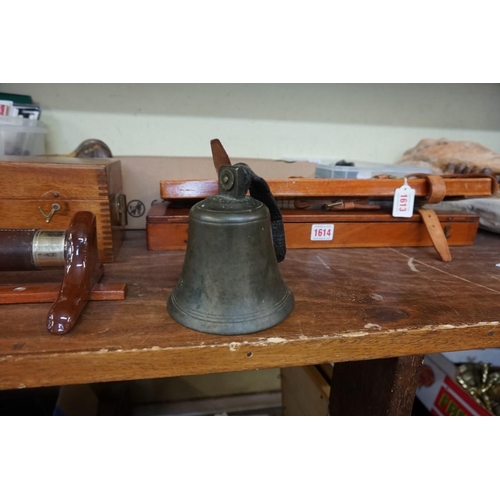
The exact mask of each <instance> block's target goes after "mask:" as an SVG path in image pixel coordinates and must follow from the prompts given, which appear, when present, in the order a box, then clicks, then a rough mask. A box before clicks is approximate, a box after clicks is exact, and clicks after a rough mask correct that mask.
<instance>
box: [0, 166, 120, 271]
mask: <svg viewBox="0 0 500 500" xmlns="http://www.w3.org/2000/svg"><path fill="white" fill-rule="evenodd" d="M54 206H55V208H57V206H58V207H59V209H58V210H54ZM82 210H89V211H91V212H93V213H94V214H95V216H96V220H97V240H98V249H99V260H100V261H101V262H113V261H114V260H115V258H116V255H117V254H118V251H119V249H120V247H121V243H122V240H123V225H125V224H126V203H125V197H124V195H123V189H122V177H121V165H120V162H119V161H117V160H113V159H76V158H57V157H53V158H51V157H12V156H4V157H0V228H4V229H12V228H18V229H23V228H37V229H44V230H50V229H54V230H63V229H67V227H68V225H69V222H70V220H71V218H72V217H73V215H74V214H75V213H76V212H79V211H82ZM51 212H53V213H52V214H51Z"/></svg>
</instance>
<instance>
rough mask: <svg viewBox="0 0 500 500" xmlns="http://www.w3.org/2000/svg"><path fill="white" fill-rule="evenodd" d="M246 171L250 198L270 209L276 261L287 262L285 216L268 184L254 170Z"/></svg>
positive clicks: (247, 168) (248, 169)
mask: <svg viewBox="0 0 500 500" xmlns="http://www.w3.org/2000/svg"><path fill="white" fill-rule="evenodd" d="M245 167H246V168H245V171H246V172H247V174H248V183H247V184H248V190H249V191H250V196H251V197H252V198H255V199H256V200H258V201H260V202H261V203H264V205H266V206H267V208H268V209H269V215H270V217H271V232H272V235H273V245H274V253H275V254H276V260H277V261H278V262H282V261H283V260H285V255H286V241H285V228H284V226H283V216H282V215H281V211H280V209H279V207H278V203H277V202H276V199H275V198H274V196H273V194H272V193H271V189H270V188H269V185H268V183H267V182H266V181H265V180H264V179H263V178H262V177H259V176H258V175H257V174H255V172H253V170H252V169H251V168H250V167H249V166H248V165H245Z"/></svg>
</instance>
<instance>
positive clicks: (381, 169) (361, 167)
mask: <svg viewBox="0 0 500 500" xmlns="http://www.w3.org/2000/svg"><path fill="white" fill-rule="evenodd" d="M337 163H340V165H337ZM351 163H352V165H349V164H351ZM346 164H347V165H346ZM417 171H418V173H422V174H432V170H431V168H430V167H429V168H422V167H419V168H415V167H409V166H408V165H394V164H384V163H370V162H366V161H365V162H362V161H354V160H341V159H339V160H320V161H319V162H316V169H315V173H314V176H315V177H317V178H320V179H370V178H371V177H373V176H375V175H380V174H387V175H391V176H394V177H405V176H407V175H410V174H414V173H416V172H417Z"/></svg>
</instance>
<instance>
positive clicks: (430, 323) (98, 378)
mask: <svg viewBox="0 0 500 500" xmlns="http://www.w3.org/2000/svg"><path fill="white" fill-rule="evenodd" d="M499 244H500V237H499V235H496V234H492V233H483V232H480V233H479V234H478V236H477V238H476V242H475V244H474V245H473V246H470V247H454V248H452V257H453V260H452V262H449V263H444V262H441V261H439V260H438V258H437V256H436V253H435V251H434V249H432V248H398V249H391V248H374V249H363V248H349V249H345V248H344V249H343V248H339V249H321V250H290V251H289V252H288V254H287V258H286V259H285V261H284V262H283V263H282V264H280V269H281V271H282V275H283V277H284V279H285V281H286V282H287V284H288V286H289V287H290V289H291V290H292V291H293V293H294V294H295V299H296V306H295V310H294V311H293V313H292V314H291V315H290V316H289V318H287V319H286V320H285V321H284V322H283V323H281V324H280V325H278V326H276V327H274V328H272V329H270V330H267V331H263V332H259V333H256V334H251V335H243V336H234V337H225V336H216V335H209V334H204V333H198V332H195V331H192V330H189V329H187V328H184V327H182V326H180V325H178V324H177V323H176V322H175V321H173V320H172V319H171V318H170V316H169V315H168V313H167V310H166V300H167V297H168V295H169V293H170V291H171V290H172V288H173V287H174V286H175V284H176V283H177V280H178V278H179V275H180V271H181V268H182V264H183V260H184V252H182V251H171V252H148V251H147V250H146V236H145V232H144V231H129V232H127V237H126V239H125V242H124V246H123V248H122V250H121V252H120V254H119V256H118V259H117V261H116V262H115V263H112V264H106V266H105V277H104V283H106V282H126V283H127V285H128V295H127V298H126V300H124V301H117V302H92V303H89V304H88V306H87V307H86V309H85V311H84V312H83V314H82V316H81V317H80V320H79V323H78V324H77V326H76V327H75V328H74V330H73V331H72V332H71V333H69V334H68V335H66V336H63V337H58V336H53V335H51V334H49V333H48V332H47V331H46V330H45V318H46V314H47V311H48V307H49V305H48V304H28V305H4V306H0V389H11V388H24V387H40V386H51V385H65V384H81V383H89V382H103V381H117V380H132V379H142V378H157V377H170V376H178V375H192V374H203V373H215V372H228V371H242V370H254V369H263V368H275V367H288V366H302V365H312V364H320V363H332V362H335V363H336V362H342V361H356V360H368V359H376V358H389V357H398V356H412V355H419V354H425V353H433V352H444V351H454V350H466V349H475V348H488V347H499V346H500V327H499V324H500V307H499V304H500V269H499V268H498V267H496V266H495V264H497V263H498V262H500V255H499V253H498V249H499V248H500V245H499ZM59 279H60V276H59V275H58V272H52V271H50V272H49V271H41V272H39V273H17V274H16V275H14V274H13V273H2V274H0V285H1V284H4V285H5V284H9V283H13V284H18V283H27V282H33V281H35V282H44V281H45V282H46V281H48V280H52V281H54V282H57V281H58V280H59Z"/></svg>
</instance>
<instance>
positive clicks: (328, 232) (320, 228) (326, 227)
mask: <svg viewBox="0 0 500 500" xmlns="http://www.w3.org/2000/svg"><path fill="white" fill-rule="evenodd" d="M321 240H323V241H324V240H326V241H330V240H333V224H313V225H312V226H311V241H321Z"/></svg>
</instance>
